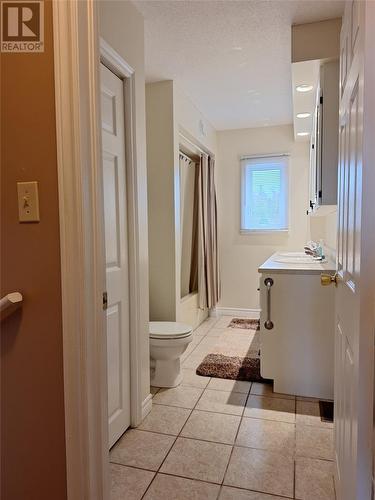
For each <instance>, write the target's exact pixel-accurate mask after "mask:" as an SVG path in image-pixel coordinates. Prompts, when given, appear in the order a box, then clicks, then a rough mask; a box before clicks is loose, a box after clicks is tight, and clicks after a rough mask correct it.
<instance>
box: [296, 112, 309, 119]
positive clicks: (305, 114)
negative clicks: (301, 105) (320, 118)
mask: <svg viewBox="0 0 375 500" xmlns="http://www.w3.org/2000/svg"><path fill="white" fill-rule="evenodd" d="M309 116H311V113H297V118H308V117H309Z"/></svg>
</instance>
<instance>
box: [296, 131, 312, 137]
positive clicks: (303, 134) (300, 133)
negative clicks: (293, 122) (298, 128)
mask: <svg viewBox="0 0 375 500" xmlns="http://www.w3.org/2000/svg"><path fill="white" fill-rule="evenodd" d="M297 135H299V136H300V137H305V136H306V135H310V132H298V133H297Z"/></svg>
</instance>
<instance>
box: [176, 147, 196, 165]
mask: <svg viewBox="0 0 375 500" xmlns="http://www.w3.org/2000/svg"><path fill="white" fill-rule="evenodd" d="M179 154H180V156H183V157H184V158H186V159H187V160H189V161H190V162H191V163H195V161H194V160H193V158H190V156H188V155H187V154H185V153H183V152H182V151H181V150H180V151H179Z"/></svg>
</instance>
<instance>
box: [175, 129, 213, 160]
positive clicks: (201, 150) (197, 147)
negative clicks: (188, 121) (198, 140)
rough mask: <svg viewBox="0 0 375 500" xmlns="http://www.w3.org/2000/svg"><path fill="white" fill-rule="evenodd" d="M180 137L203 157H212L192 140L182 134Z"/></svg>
mask: <svg viewBox="0 0 375 500" xmlns="http://www.w3.org/2000/svg"><path fill="white" fill-rule="evenodd" d="M179 135H180V137H181V139H183V140H184V141H186V142H188V143H189V144H191V145H192V146H194V147H195V148H196V149H197V150H198V151H199V152H200V153H202V154H203V155H206V156H210V155H209V154H208V153H207V152H206V151H204V150H203V149H202V148H200V147H199V146H197V145H196V144H195V143H194V142H192V141H191V140H190V139H188V138H187V137H186V136H185V135H184V134H181V132H180V133H179Z"/></svg>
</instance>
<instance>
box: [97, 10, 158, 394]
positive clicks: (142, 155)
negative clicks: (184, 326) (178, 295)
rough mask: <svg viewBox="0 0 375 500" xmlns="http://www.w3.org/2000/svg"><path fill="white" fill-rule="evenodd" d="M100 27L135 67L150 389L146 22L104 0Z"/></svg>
mask: <svg viewBox="0 0 375 500" xmlns="http://www.w3.org/2000/svg"><path fill="white" fill-rule="evenodd" d="M99 30H100V36H102V37H103V38H104V39H105V41H106V42H108V43H109V44H110V45H111V46H112V47H113V48H114V49H115V50H116V51H117V52H118V53H119V54H120V55H121V56H122V57H123V58H124V59H125V61H126V62H127V63H128V64H130V65H131V66H132V67H133V68H134V70H135V101H136V158H137V198H138V203H137V207H136V211H137V215H138V225H139V227H138V239H139V261H140V264H141V268H142V275H141V279H140V283H139V287H140V297H139V298H140V301H141V304H140V309H141V314H140V317H139V334H140V335H141V358H142V361H141V362H142V380H141V393H142V398H143V400H145V399H146V398H147V396H148V395H149V393H150V355H149V332H148V330H149V328H148V322H149V305H148V237H147V171H146V125H145V76H144V22H143V17H142V15H141V14H140V13H139V12H138V10H137V9H136V8H135V6H134V5H133V4H132V3H131V2H125V1H123V2H119V1H111V0H101V2H100V4H99Z"/></svg>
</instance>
